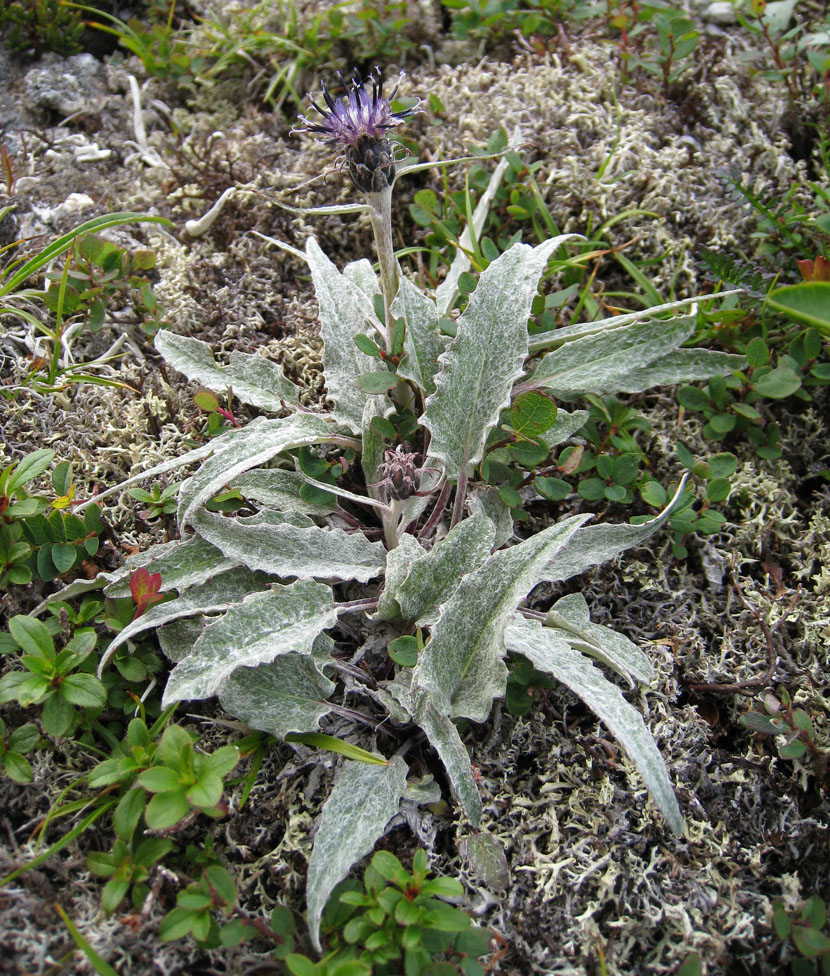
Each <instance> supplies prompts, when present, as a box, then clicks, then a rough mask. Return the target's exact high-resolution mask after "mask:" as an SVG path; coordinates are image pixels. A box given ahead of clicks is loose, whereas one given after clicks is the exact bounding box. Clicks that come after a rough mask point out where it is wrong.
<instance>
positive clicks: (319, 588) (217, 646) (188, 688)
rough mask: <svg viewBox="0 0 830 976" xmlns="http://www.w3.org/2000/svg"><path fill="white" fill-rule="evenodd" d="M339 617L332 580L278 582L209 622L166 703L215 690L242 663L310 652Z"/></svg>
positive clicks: (176, 674) (170, 684)
mask: <svg viewBox="0 0 830 976" xmlns="http://www.w3.org/2000/svg"><path fill="white" fill-rule="evenodd" d="M336 621H337V614H336V613H335V610H334V604H333V602H332V592H331V589H330V588H329V587H328V586H324V585H323V584H322V583H315V582H312V581H311V580H298V581H297V582H296V583H292V584H291V585H290V586H280V585H277V584H274V585H273V586H272V587H271V589H270V590H266V591H265V592H262V593H256V594H254V595H253V596H251V597H248V599H247V600H245V601H244V602H242V603H240V604H238V605H236V606H235V607H232V608H231V609H230V610H228V611H227V613H225V614H223V615H222V616H221V617H220V618H219V619H218V620H217V621H216V622H215V623H212V624H210V625H209V626H208V627H206V628H205V631H204V633H203V634H202V636H201V637H200V638H199V639H198V640H197V641H196V643H195V644H194V645H193V650H192V651H191V652H190V654H188V656H187V657H186V658H184V659H183V660H181V661H179V663H178V664H177V665H176V667H175V668H173V670H172V672H171V674H170V677H169V679H168V681H167V687H166V688H165V690H164V700H163V707H164V708H166V707H167V706H168V705H170V704H172V703H173V702H177V701H183V700H184V699H187V698H193V699H195V698H209V697H210V696H211V695H215V694H216V693H217V692H218V691H219V689H220V687H221V685H222V682H223V681H224V680H225V679H226V678H227V677H228V676H229V675H231V674H233V672H234V671H235V670H236V669H237V668H242V667H256V665H258V664H264V663H266V662H268V661H273V660H274V658H275V657H277V656H279V655H280V654H288V653H290V652H291V651H295V652H297V653H299V654H310V653H311V647H312V644H313V643H314V639H315V637H316V636H317V635H318V634H319V633H320V632H321V631H323V630H325V629H326V627H333V626H334V624H335V623H336Z"/></svg>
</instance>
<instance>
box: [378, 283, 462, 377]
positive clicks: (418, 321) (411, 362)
mask: <svg viewBox="0 0 830 976" xmlns="http://www.w3.org/2000/svg"><path fill="white" fill-rule="evenodd" d="M390 311H391V312H392V315H394V316H395V318H403V320H404V321H405V322H406V332H405V333H404V340H403V351H404V357H403V359H402V360H401V363H400V365H399V366H398V376H401V377H403V378H404V379H405V380H411V381H412V382H413V383H414V384H415V386H416V387H417V388H418V389H419V390H421V392H422V393H424V394H425V395H426V394H429V393H433V392H435V382H434V376H435V374H436V373H437V372H438V368H439V367H438V357H439V356H440V355H441V354H442V353H443V352H444V351H445V350H446V348H447V345H448V344H449V341H450V340H449V338H448V337H447V336H445V335H442V334H441V330H440V329H439V328H438V309H437V308H436V307H435V302H434V301H433V299H431V298H429V297H427V296H426V295H424V294H423V292H421V291H420V290H419V289H418V288H416V287H415V285H413V284H412V282H411V281H410V280H409V279H408V278H406V277H404V276H403V275H401V279H400V285H399V286H398V294H397V295H396V296H395V300H394V301H393V302H392V308H391V309H390Z"/></svg>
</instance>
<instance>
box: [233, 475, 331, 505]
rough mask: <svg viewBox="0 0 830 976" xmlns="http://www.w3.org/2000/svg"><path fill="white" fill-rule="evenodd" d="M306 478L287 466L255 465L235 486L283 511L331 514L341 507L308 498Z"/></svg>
mask: <svg viewBox="0 0 830 976" xmlns="http://www.w3.org/2000/svg"><path fill="white" fill-rule="evenodd" d="M305 483H306V479H305V478H304V477H303V475H302V474H301V473H300V472H299V471H287V470H286V469H285V468H255V469H254V470H253V471H246V472H245V473H244V474H241V475H239V477H238V478H234V479H233V481H232V482H231V483H230V487H231V488H236V489H237V490H238V491H240V492H241V493H242V494H243V495H244V497H245V498H247V499H249V500H250V501H255V502H258V503H259V504H260V505H268V506H269V507H271V508H275V509H277V510H278V511H280V512H304V513H306V514H308V515H328V514H330V513H331V512H333V511H334V509H335V508H337V503H336V502H335V501H334V499H333V498H332V500H331V501H328V502H327V501H306V499H305V498H303V496H302V495H301V494H300V489H301V488H302V486H303V485H304V484H305Z"/></svg>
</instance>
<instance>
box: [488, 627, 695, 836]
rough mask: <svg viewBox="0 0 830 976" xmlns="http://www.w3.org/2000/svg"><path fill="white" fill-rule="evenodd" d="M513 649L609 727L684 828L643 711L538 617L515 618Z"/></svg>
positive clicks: (673, 823) (674, 822) (509, 637)
mask: <svg viewBox="0 0 830 976" xmlns="http://www.w3.org/2000/svg"><path fill="white" fill-rule="evenodd" d="M505 640H506V643H507V647H508V648H509V649H510V650H511V651H515V652H517V653H518V654H522V655H524V657H526V658H527V659H528V660H529V661H530V662H531V664H532V665H533V666H534V667H535V668H536V669H537V670H539V671H544V672H547V673H548V674H552V675H553V676H554V677H555V678H556V679H557V681H561V682H562V684H564V685H566V686H567V687H568V688H570V689H571V691H573V692H574V694H576V695H578V696H579V697H580V698H581V699H582V700H583V701H584V702H585V704H586V705H587V706H588V707H589V708H590V709H591V710H592V711H593V712H595V713H596V715H597V716H598V717H599V718H600V719H601V720H602V721H603V722H604V723H605V724H606V725H607V726H608V728H609V729H610V730H611V732H612V733H613V735H614V736H615V737H616V738H617V739H618V740H619V742H620V744H621V745H622V747H623V748H624V749H625V751H626V752H627V753H628V755H629V756H630V757H631V759H632V761H633V762H634V765H635V766H636V767H637V769H638V770H639V771H640V775H641V776H642V777H643V779H644V780H645V784H646V786H647V787H648V789H649V792H650V793H651V795H652V797H653V798H654V801H655V803H656V804H657V806H658V807H659V808H660V810H661V811H662V813H663V815H664V816H665V818H666V820H667V821H668V823H669V826H670V827H671V829H672V830H673V831H674V832H675V833H676V834H682V833H683V818H682V816H681V813H680V807H679V806H678V805H677V798H676V797H675V795H674V790H673V789H672V786H671V782H670V781H669V776H668V773H667V771H666V766H665V763H664V762H663V757H662V756H661V755H660V752H659V750H658V749H657V746H656V744H655V742H654V739H653V737H652V735H651V732H649V730H648V728H647V727H646V724H645V722H644V721H643V717H642V715H640V713H639V712H638V711H637V709H636V708H634V706H633V705H630V704H629V703H628V702H627V701H626V700H625V698H623V696H622V692H621V691H620V689H619V688H617V686H616V685H614V684H612V683H611V682H610V681H608V679H607V678H605V677H604V676H603V675H602V673H601V672H600V671H599V669H598V668H596V667H595V666H594V665H593V664H592V663H591V662H590V661H589V660H588V659H587V658H586V657H585V656H584V655H582V654H580V653H579V652H578V651H575V650H574V649H573V648H572V647H570V646H569V644H568V643H567V642H566V641H564V640H563V639H562V637H561V636H559V635H557V634H556V633H555V632H553V631H551V630H550V629H549V628H546V627H542V626H541V625H540V624H538V623H537V622H536V621H530V620H515V619H514V620H513V621H512V622H511V623H510V625H509V626H508V628H507V633H506V637H505Z"/></svg>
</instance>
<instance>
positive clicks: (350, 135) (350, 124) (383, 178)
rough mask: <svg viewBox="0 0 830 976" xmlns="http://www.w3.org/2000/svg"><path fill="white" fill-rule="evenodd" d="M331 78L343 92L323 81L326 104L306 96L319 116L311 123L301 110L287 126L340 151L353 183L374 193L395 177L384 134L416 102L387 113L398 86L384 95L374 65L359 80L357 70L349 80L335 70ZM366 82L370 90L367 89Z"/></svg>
mask: <svg viewBox="0 0 830 976" xmlns="http://www.w3.org/2000/svg"><path fill="white" fill-rule="evenodd" d="M337 77H338V78H339V79H340V83H341V84H342V85H343V87H344V89H345V91H346V94H345V95H341V96H340V97H339V98H334V97H333V96H332V95H331V93H330V92H329V91H328V89H327V88H326V86H325V85H323V86H322V88H323V99H324V101H325V103H326V105H327V106H328V109H325V108H322V107H321V106H320V105H318V104H317V102H315V101H314V100H313V99H312V98H311V96H309V101H310V102H311V104H312V106H313V107H314V108H315V109H316V110H317V111H318V112H319V113H320V115H321V116H322V121H319V122H313V121H311V120H309V119H307V118H306V117H305V116H304V115H301V116H299V120H300V122H301V123H302V125H301V126H299V127H295V128H294V129H293V130H292V131H293V132H315V133H319V135H320V136H322V138H321V139H320V140H318V141H320V142H323V143H326V144H327V145H330V146H337V147H338V148H339V149H341V150H342V153H341V156H340V162H341V164H342V165H345V166H346V168H347V169H348V171H349V175H350V176H351V178H352V180H353V182H354V184H355V186H356V187H357V188H358V189H359V190H362V191H363V192H364V193H379V192H380V191H381V190H384V189H386V187H388V186H391V185H392V182H393V180H394V178H395V161H394V154H393V149H392V145H391V143H390V142H389V140H388V139H387V137H386V134H387V132H388V131H389V130H390V129H394V128H395V127H396V126H398V125H401V124H402V122H403V121H404V119H406V118H407V117H408V116H410V115H412V113H413V112H415V111H416V110H417V107H418V106H417V105H416V106H413V108H408V109H404V110H403V111H401V112H393V111H392V109H391V107H390V104H389V103H390V102H391V101H392V99H394V97H395V95H396V94H397V91H398V85H395V89H394V91H393V92H392V94H391V95H390V96H389V98H384V97H383V78H382V76H381V73H380V70H379V69H378V68H374V69H373V70H372V71H371V72H370V73H369V75H368V77H367V78H366V79H365V80H363V79H362V78H361V77H360V73H359V72H358V71H357V70H355V72H354V74H353V76H352V80H351V81H345V80H344V78H343V75H342V74H340V72H338V74H337ZM370 82H371V86H372V87H371V92H370V91H368V90H367V86H368V84H369V83H370ZM418 104H420V102H419V103H418Z"/></svg>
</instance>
